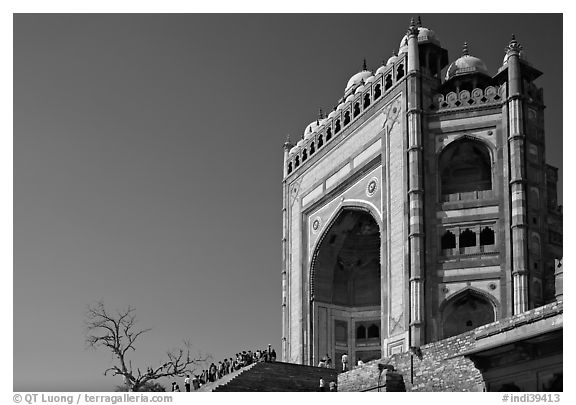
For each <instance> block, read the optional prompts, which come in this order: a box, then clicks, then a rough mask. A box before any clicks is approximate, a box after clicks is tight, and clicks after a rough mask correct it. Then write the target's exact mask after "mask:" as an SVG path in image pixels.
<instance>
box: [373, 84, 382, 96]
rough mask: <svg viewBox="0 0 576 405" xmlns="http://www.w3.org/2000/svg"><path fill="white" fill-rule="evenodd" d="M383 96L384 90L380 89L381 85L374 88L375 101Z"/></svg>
mask: <svg viewBox="0 0 576 405" xmlns="http://www.w3.org/2000/svg"><path fill="white" fill-rule="evenodd" d="M381 95H382V88H381V87H380V85H379V84H377V85H376V87H374V100H376V99H377V98H379V97H380V96H381Z"/></svg>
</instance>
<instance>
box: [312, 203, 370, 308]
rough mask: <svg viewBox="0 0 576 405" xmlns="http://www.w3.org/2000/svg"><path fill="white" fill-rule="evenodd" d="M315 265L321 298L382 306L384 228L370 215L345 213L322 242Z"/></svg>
mask: <svg viewBox="0 0 576 405" xmlns="http://www.w3.org/2000/svg"><path fill="white" fill-rule="evenodd" d="M315 267H316V268H315V275H316V280H315V299H316V300H317V301H320V302H325V303H330V304H334V305H341V306H347V307H361V306H373V305H380V231H379V228H378V224H377V223H376V222H375V221H374V219H373V218H372V217H371V216H370V214H368V213H365V212H362V211H346V212H344V213H342V214H341V215H340V216H339V218H338V219H337V220H336V222H335V223H334V225H332V227H331V228H330V230H329V231H328V233H327V234H326V236H325V238H324V240H323V241H322V243H321V244H320V247H319V251H318V258H317V261H316V266H315Z"/></svg>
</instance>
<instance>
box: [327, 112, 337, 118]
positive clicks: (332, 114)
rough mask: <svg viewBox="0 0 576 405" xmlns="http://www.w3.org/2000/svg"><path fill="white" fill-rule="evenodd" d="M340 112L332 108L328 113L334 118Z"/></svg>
mask: <svg viewBox="0 0 576 405" xmlns="http://www.w3.org/2000/svg"><path fill="white" fill-rule="evenodd" d="M337 114H338V113H337V112H336V110H332V111H331V112H330V114H328V118H334V117H335V116H336V115H337Z"/></svg>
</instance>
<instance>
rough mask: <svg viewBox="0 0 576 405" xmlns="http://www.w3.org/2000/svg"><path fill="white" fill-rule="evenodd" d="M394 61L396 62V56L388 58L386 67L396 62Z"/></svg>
mask: <svg viewBox="0 0 576 405" xmlns="http://www.w3.org/2000/svg"><path fill="white" fill-rule="evenodd" d="M396 60H398V56H396V55H392V56H390V57H389V58H388V61H387V62H386V66H389V65H393V64H394V62H396Z"/></svg>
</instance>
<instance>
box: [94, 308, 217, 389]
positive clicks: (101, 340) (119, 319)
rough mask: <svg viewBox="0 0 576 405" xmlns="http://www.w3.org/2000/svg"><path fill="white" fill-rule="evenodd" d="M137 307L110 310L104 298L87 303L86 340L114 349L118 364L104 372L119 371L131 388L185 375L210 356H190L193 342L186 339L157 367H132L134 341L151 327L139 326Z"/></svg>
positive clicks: (113, 373) (114, 372) (169, 352)
mask: <svg viewBox="0 0 576 405" xmlns="http://www.w3.org/2000/svg"><path fill="white" fill-rule="evenodd" d="M134 312H135V309H134V308H133V307H128V308H126V309H125V310H124V311H117V312H115V313H110V312H108V311H107V310H106V308H105V307H104V303H103V302H101V301H100V302H97V303H96V304H94V305H90V306H89V307H88V311H87V314H86V344H87V345H88V346H89V347H92V348H95V349H98V348H101V347H104V348H106V349H109V350H110V351H112V354H113V356H114V357H115V360H116V362H117V364H116V365H115V366H113V367H110V368H108V369H106V370H105V371H104V375H108V374H111V375H113V376H117V375H120V376H122V377H123V378H124V385H125V386H126V387H127V388H128V390H129V391H141V390H144V389H146V387H147V386H149V385H150V383H151V382H153V381H155V380H157V379H159V378H162V377H183V376H184V375H185V374H186V373H192V372H193V366H195V365H198V364H201V363H203V362H205V361H206V360H207V358H202V357H201V356H196V357H191V354H190V343H189V342H188V341H185V342H184V347H183V348H178V349H174V350H171V351H168V352H167V353H166V356H167V358H166V360H165V361H162V362H160V363H161V364H160V365H158V366H156V367H151V366H148V367H146V371H145V372H142V371H141V370H140V368H136V369H133V368H132V361H131V360H130V356H129V355H130V354H131V353H132V352H134V351H135V350H136V348H135V343H136V341H137V340H138V338H139V337H140V336H142V335H143V334H144V333H146V332H148V331H149V330H150V329H138V328H137V327H136V317H135V315H134Z"/></svg>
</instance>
